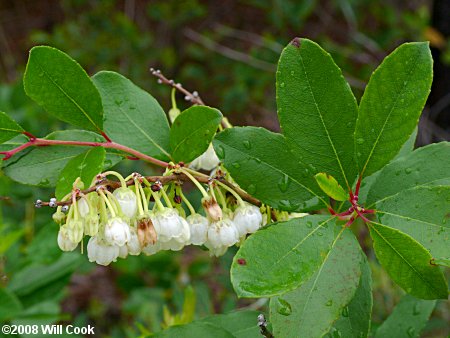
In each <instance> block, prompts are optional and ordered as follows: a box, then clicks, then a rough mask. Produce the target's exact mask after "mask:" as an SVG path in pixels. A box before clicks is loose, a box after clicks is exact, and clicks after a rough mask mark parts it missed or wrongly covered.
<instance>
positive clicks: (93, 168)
mask: <svg viewBox="0 0 450 338" xmlns="http://www.w3.org/2000/svg"><path fill="white" fill-rule="evenodd" d="M105 154H106V152H105V149H104V148H102V147H96V148H92V149H90V150H88V151H86V152H85V153H82V154H80V155H78V156H76V157H74V158H72V159H71V160H70V161H69V162H67V164H66V166H65V167H64V169H63V170H62V172H61V174H60V175H59V178H58V183H57V184H56V191H55V196H56V198H57V199H58V200H61V199H62V198H63V197H64V196H65V195H67V194H68V193H69V192H71V191H72V188H73V182H75V180H76V179H77V178H78V177H80V179H81V181H82V182H83V183H84V187H85V188H88V187H89V185H90V184H91V181H92V179H93V178H94V177H95V176H96V175H97V174H99V173H101V172H102V170H103V163H104V162H105Z"/></svg>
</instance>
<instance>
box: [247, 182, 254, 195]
mask: <svg viewBox="0 0 450 338" xmlns="http://www.w3.org/2000/svg"><path fill="white" fill-rule="evenodd" d="M247 192H248V193H249V194H250V195H253V194H254V193H255V192H256V186H255V185H254V184H250V185H249V186H248V187H247Z"/></svg>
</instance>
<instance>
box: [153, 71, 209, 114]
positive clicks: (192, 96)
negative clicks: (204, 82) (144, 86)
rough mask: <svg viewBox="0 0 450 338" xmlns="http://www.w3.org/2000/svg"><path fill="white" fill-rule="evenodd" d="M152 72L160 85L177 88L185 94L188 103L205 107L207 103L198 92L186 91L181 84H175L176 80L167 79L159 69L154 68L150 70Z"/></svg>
mask: <svg viewBox="0 0 450 338" xmlns="http://www.w3.org/2000/svg"><path fill="white" fill-rule="evenodd" d="M150 72H151V74H152V75H153V76H155V77H157V78H158V83H161V84H165V85H168V86H170V87H172V88H175V89H176V90H178V91H179V92H181V93H183V94H184V98H185V100H186V101H190V102H192V103H193V104H198V105H200V106H204V105H205V103H204V102H203V100H202V99H201V97H200V95H198V92H196V91H194V92H192V93H191V92H190V91H189V90H187V89H185V88H184V87H183V86H182V85H181V83H175V81H174V80H169V79H168V78H167V77H165V76H164V74H163V73H161V71H160V70H159V69H156V70H155V69H153V68H150Z"/></svg>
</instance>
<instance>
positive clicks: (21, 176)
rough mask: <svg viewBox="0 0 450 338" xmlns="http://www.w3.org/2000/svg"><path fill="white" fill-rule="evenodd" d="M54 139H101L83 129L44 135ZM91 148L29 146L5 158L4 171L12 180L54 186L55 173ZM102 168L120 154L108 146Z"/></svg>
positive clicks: (56, 176)
mask: <svg viewBox="0 0 450 338" xmlns="http://www.w3.org/2000/svg"><path fill="white" fill-rule="evenodd" d="M46 138H47V139H57V140H66V141H69V140H77V141H86V142H102V141H103V140H102V137H101V136H100V135H98V134H95V133H92V132H89V131H83V130H66V131H59V132H54V133H51V134H49V135H47V137H46ZM88 149H90V147H78V146H49V147H37V148H29V150H27V151H23V152H21V153H19V154H16V155H14V156H13V157H11V159H9V160H8V161H5V162H6V163H4V167H3V171H4V173H5V174H6V175H7V176H8V177H10V178H11V179H13V180H14V181H17V182H20V183H22V184H29V185H37V186H41V187H54V186H56V183H57V180H58V176H59V174H60V172H61V170H63V168H64V167H65V166H66V165H67V163H68V162H69V161H70V160H71V159H73V158H74V157H76V156H78V155H79V154H81V153H83V152H85V151H87V150H88ZM106 154H107V155H106V159H105V169H106V168H110V167H112V166H113V165H115V164H116V163H118V162H120V160H121V159H122V157H121V156H120V155H118V154H117V153H116V152H114V151H112V150H110V149H108V150H107V151H106Z"/></svg>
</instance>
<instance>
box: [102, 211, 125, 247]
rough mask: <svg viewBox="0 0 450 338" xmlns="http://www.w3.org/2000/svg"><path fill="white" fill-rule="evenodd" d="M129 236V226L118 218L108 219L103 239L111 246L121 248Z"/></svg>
mask: <svg viewBox="0 0 450 338" xmlns="http://www.w3.org/2000/svg"><path fill="white" fill-rule="evenodd" d="M130 236H131V235H130V226H129V225H128V224H127V223H126V222H125V221H124V220H122V219H121V218H120V217H114V218H112V219H109V220H108V222H107V223H106V225H105V239H106V242H107V243H109V244H111V245H118V246H123V245H125V243H127V242H128V241H129V240H130Z"/></svg>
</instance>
